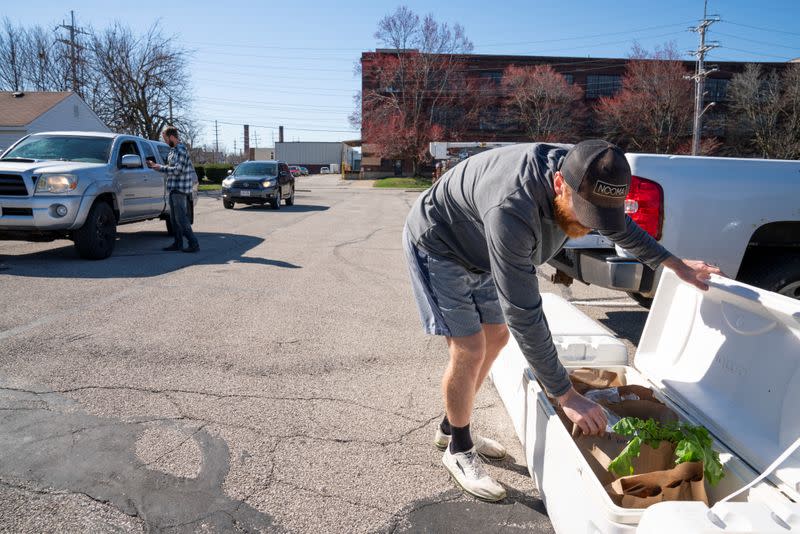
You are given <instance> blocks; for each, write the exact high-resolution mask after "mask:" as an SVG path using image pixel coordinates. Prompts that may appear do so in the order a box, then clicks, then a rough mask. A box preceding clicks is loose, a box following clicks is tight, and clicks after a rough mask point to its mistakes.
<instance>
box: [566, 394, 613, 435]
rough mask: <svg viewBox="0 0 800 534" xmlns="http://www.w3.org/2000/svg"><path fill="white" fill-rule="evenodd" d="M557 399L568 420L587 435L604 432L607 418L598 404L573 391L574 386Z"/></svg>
mask: <svg viewBox="0 0 800 534" xmlns="http://www.w3.org/2000/svg"><path fill="white" fill-rule="evenodd" d="M557 400H558V403H559V404H560V405H561V407H562V408H563V409H564V413H565V414H566V415H567V417H568V418H569V420H570V421H572V422H573V423H575V424H576V425H577V426H578V428H580V430H581V432H583V433H584V434H586V435H588V436H593V435H601V436H602V435H603V434H604V433H605V431H606V425H607V424H608V419H607V418H606V413H605V412H604V411H603V408H601V407H600V405H599V404H596V403H594V402H592V401H590V400H589V399H587V398H586V397H584V396H583V395H581V394H580V393H578V392H577V391H575V388H571V389H570V390H569V391H567V392H566V393H565V394H564V395H561V396H560V397H558V399H557Z"/></svg>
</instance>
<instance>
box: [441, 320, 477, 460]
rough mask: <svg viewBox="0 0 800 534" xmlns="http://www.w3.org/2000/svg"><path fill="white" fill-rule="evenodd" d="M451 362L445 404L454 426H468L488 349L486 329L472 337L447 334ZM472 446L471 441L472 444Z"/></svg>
mask: <svg viewBox="0 0 800 534" xmlns="http://www.w3.org/2000/svg"><path fill="white" fill-rule="evenodd" d="M447 347H448V350H449V352H450V362H449V363H448V365H447V369H446V370H445V372H444V377H443V378H442V393H443V395H444V406H445V411H446V412H447V418H448V420H449V421H450V426H451V427H465V426H467V425H468V424H469V421H470V418H471V417H472V404H473V402H474V400H475V381H476V380H477V379H478V376H479V375H480V372H481V366H482V365H483V358H484V352H485V349H486V345H485V340H484V333H483V331H481V332H478V333H477V334H473V335H471V336H463V337H448V338H447ZM467 448H471V444H470V447H467Z"/></svg>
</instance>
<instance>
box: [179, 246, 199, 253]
mask: <svg viewBox="0 0 800 534" xmlns="http://www.w3.org/2000/svg"><path fill="white" fill-rule="evenodd" d="M182 250H183V251H184V252H197V251H198V250H200V245H189V246H188V247H186V248H184V249H182Z"/></svg>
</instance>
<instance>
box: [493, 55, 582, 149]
mask: <svg viewBox="0 0 800 534" xmlns="http://www.w3.org/2000/svg"><path fill="white" fill-rule="evenodd" d="M502 87H503V90H504V92H505V94H506V99H505V113H506V115H507V117H508V118H509V119H510V120H511V121H512V122H513V123H516V125H517V126H518V127H519V128H521V129H523V130H525V131H526V132H527V134H528V135H529V136H530V139H531V140H533V141H562V142H569V141H573V140H575V139H576V138H577V137H578V136H579V135H580V132H581V130H582V129H583V127H584V121H585V119H586V106H585V105H584V103H583V90H582V89H581V88H580V87H579V86H577V85H570V84H569V83H568V82H567V80H566V78H564V76H562V75H561V74H559V73H558V72H556V71H555V70H554V69H553V68H552V67H550V66H549V65H537V66H535V67H517V66H514V65H511V66H509V67H507V68H506V70H505V72H504V73H503V80H502Z"/></svg>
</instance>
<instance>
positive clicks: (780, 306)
mask: <svg viewBox="0 0 800 534" xmlns="http://www.w3.org/2000/svg"><path fill="white" fill-rule="evenodd" d="M566 309H567V308H564V310H565V311H566ZM575 312H577V313H578V314H580V312H578V311H577V310H575ZM583 319H587V318H586V316H585V315H583V314H580V315H575V317H574V318H572V319H570V318H569V317H567V316H565V317H559V318H558V319H556V318H555V317H554V318H553V319H552V320H551V319H550V316H549V315H548V322H549V323H550V326H551V328H552V330H553V332H554V333H555V332H558V331H559V329H560V327H561V325H560V324H558V323H557V321H560V320H569V321H571V324H578V323H580V322H582V321H583ZM577 352H580V351H577ZM590 352H591V351H590V350H589V349H588V348H587V350H586V351H585V354H588V353H590ZM518 353H519V349H518V348H517V349H516V355H515V353H514V346H510V347H507V348H506V351H504V353H503V354H502V358H498V363H497V365H496V366H495V368H493V370H492V378H493V381H494V383H495V386H496V387H497V388H498V392H499V393H500V395H501V397H502V398H503V401H504V403H505V404H506V406H507V407H508V411H509V414H510V415H511V418H512V420H513V421H514V425H515V428H517V431H518V432H519V431H520V428H521V429H524V435H523V436H521V441H522V444H523V446H524V448H525V455H526V460H527V463H528V469H529V470H530V471H531V474H532V475H533V477H534V478H535V480H536V484H537V486H538V488H539V490H540V493H541V495H542V499H543V500H544V501H545V504H546V506H547V511H548V514H549V516H550V519H551V521H552V523H553V527H554V528H555V530H556V531H557V532H560V533H570V534H571V533H575V532H580V533H633V532H640V533H656V532H659V533H660V532H681V533H683V532H698V533H699V532H704V533H705V532H708V533H712V532H713V533H723V532H724V533H729V532H748V533H756V532H758V533H772V532H776V533H777V532H780V533H784V534H785V533H793V532H798V533H800V504H798V502H800V452H798V451H797V450H796V449H795V450H794V452H791V453H788V454H785V455H784V456H786V459H785V460H784V461H783V462H782V463H781V464H780V465H779V466H777V469H775V470H774V471H773V470H771V469H769V467H770V464H771V463H772V462H773V461H774V460H775V459H777V458H778V457H780V456H781V455H782V454H783V453H784V452H785V451H787V449H789V450H791V447H792V446H793V445H794V446H795V447H796V444H797V443H796V442H797V440H798V437H800V302H798V301H796V300H793V299H790V298H788V297H784V296H781V295H777V294H775V293H769V292H766V291H762V290H759V289H756V288H753V287H750V286H747V285H744V284H740V283H738V282H735V281H732V280H728V279H724V278H720V277H714V278H713V280H712V281H711V289H710V290H709V291H707V292H701V291H699V290H697V289H695V288H694V287H692V286H689V285H687V284H685V283H683V282H681V281H680V280H679V279H678V278H677V277H676V276H675V275H674V274H673V273H672V272H671V271H665V272H664V276H662V278H661V282H660V284H659V288H658V292H657V294H656V298H655V301H654V303H653V307H652V310H651V311H650V315H649V317H648V320H647V324H646V325H645V328H644V332H643V334H642V339H641V342H640V343H639V348H638V350H637V352H636V357H635V360H634V362H635V367H628V366H626V365H624V363H625V360H624V358H623V359H618V360H616V362H608V363H606V361H604V360H599V359H598V360H595V361H591V359H588V360H583V361H580V360H579V361H575V360H569V359H566V360H564V365H565V366H567V367H568V368H569V367H600V368H604V369H610V370H613V371H616V372H618V373H620V374H621V375H622V378H623V381H624V382H625V383H628V384H640V385H644V386H648V387H651V388H652V389H653V390H654V391H655V392H656V395H657V397H658V398H659V399H660V400H662V401H663V402H664V403H665V404H667V405H668V406H669V407H670V408H672V409H673V410H674V411H675V412H677V413H678V414H679V415H680V416H681V417H682V418H683V420H685V421H688V422H690V423H693V424H702V425H704V426H705V427H706V428H708V429H709V431H710V432H711V434H712V436H713V437H714V438H715V441H714V447H715V449H716V450H718V451H719V452H720V459H721V460H722V463H723V465H724V468H725V477H724V478H723V479H722V481H721V482H720V483H719V484H718V485H717V486H716V487H710V486H708V485H707V489H708V498H709V501H710V504H711V508H710V509H709V508H708V507H706V506H705V505H704V504H703V503H697V502H665V503H660V504H657V505H654V506H651V507H650V508H648V509H646V510H636V509H626V508H621V507H618V506H616V505H615V504H614V503H613V502H612V501H611V499H610V498H609V497H608V495H607V494H606V492H605V490H604V488H603V487H602V485H601V484H600V482H599V481H598V480H597V477H596V476H595V475H594V473H593V472H592V470H591V468H590V467H589V464H588V463H587V461H586V459H585V458H584V457H583V455H582V454H581V452H580V451H579V450H578V447H577V446H576V445H575V442H574V441H573V440H572V438H571V436H570V434H569V432H568V431H567V429H566V428H565V427H564V424H563V423H562V422H561V420H560V419H559V418H558V416H557V415H556V413H555V410H554V409H553V406H552V405H551V403H550V401H549V399H548V398H547V396H546V395H545V393H544V391H543V390H542V388H541V386H540V385H539V383H538V382H537V381H536V379H535V378H534V377H533V375H532V373H531V372H530V370H529V369H528V366H527V364H526V363H525V360H524V358H522V360H521V361H520V358H521V354H518ZM520 365H521V369H520ZM523 373H524V374H523ZM509 386H512V389H510V390H509V391H501V389H505V388H507V387H509ZM520 403H522V404H520ZM520 417H524V420H520ZM765 471H767V472H768V473H769V474H768V475H767V476H766V477H765V478H764V480H761V481H759V482H757V483H756V484H753V485H752V487H749V488H747V489H746V490H745V491H743V492H741V493H740V494H739V495H737V496H736V497H735V498H733V499H732V500H729V501H726V502H721V501H722V500H723V499H724V498H726V497H727V496H728V495H730V494H732V493H734V492H735V491H737V490H741V489H742V488H744V487H745V486H747V485H748V483H750V482H751V481H753V480H754V479H756V478H757V477H758V476H759V474H760V473H762V472H765Z"/></svg>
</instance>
